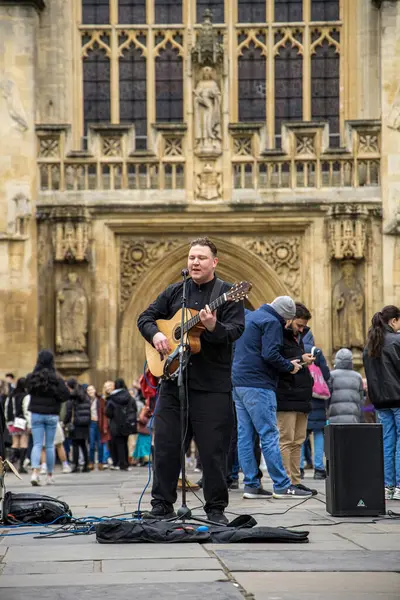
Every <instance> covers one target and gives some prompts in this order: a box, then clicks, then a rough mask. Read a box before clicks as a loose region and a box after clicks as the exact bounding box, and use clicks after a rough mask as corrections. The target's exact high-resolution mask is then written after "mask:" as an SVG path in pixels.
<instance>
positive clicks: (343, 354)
mask: <svg viewBox="0 0 400 600" xmlns="http://www.w3.org/2000/svg"><path fill="white" fill-rule="evenodd" d="M334 367H335V368H334V370H333V371H331V378H330V381H329V388H330V391H331V397H330V400H329V403H328V415H327V416H328V422H329V423H332V424H334V423H361V407H362V402H363V396H364V386H363V380H362V377H361V375H360V373H357V371H354V369H353V353H352V352H351V350H348V349H347V348H342V349H341V350H339V351H338V352H337V353H336V356H335V362H334Z"/></svg>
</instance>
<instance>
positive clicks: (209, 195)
mask: <svg viewBox="0 0 400 600" xmlns="http://www.w3.org/2000/svg"><path fill="white" fill-rule="evenodd" d="M197 197H198V198H201V199H202V200H219V199H220V198H221V184H220V173H218V172H217V171H216V169H215V166H214V165H212V164H210V163H207V164H206V165H204V168H203V170H202V172H201V173H200V174H199V175H198V176H197Z"/></svg>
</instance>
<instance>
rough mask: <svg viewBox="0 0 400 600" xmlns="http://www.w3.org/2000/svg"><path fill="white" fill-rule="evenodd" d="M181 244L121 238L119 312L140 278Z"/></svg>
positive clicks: (180, 242)
mask: <svg viewBox="0 0 400 600" xmlns="http://www.w3.org/2000/svg"><path fill="white" fill-rule="evenodd" d="M181 244H182V241H181V240H149V239H138V238H122V239H121V244H120V278H121V279H120V289H121V299H120V310H121V312H122V311H124V310H125V308H126V305H127V304H128V302H129V300H130V298H131V296H132V293H133V290H134V289H135V287H136V285H137V283H138V281H139V280H140V278H141V277H142V276H143V275H144V274H145V273H146V271H147V270H148V269H149V268H150V267H151V266H152V265H153V264H154V263H155V262H157V261H158V260H160V259H161V258H163V256H165V255H166V254H168V252H171V250H174V249H175V248H177V247H178V246H180V245H181Z"/></svg>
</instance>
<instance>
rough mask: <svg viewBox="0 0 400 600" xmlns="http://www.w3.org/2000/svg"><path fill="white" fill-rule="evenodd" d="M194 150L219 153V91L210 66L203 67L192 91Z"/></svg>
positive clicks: (220, 136)
mask: <svg viewBox="0 0 400 600" xmlns="http://www.w3.org/2000/svg"><path fill="white" fill-rule="evenodd" d="M194 103H195V138H196V150H197V152H198V153H200V154H210V155H215V154H220V153H221V140H222V135H221V91H220V89H219V87H218V84H217V82H216V81H215V80H214V76H213V69H212V67H203V68H202V70H201V77H200V81H199V83H198V84H197V87H196V89H195V91H194Z"/></svg>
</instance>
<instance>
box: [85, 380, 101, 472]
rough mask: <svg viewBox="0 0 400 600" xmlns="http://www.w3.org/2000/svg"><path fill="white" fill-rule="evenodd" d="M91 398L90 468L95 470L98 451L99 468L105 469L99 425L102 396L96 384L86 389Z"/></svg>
mask: <svg viewBox="0 0 400 600" xmlns="http://www.w3.org/2000/svg"><path fill="white" fill-rule="evenodd" d="M86 393H87V395H88V396H89V400H90V430H89V440H90V458H89V469H90V470H91V471H93V469H94V468H95V462H96V452H97V464H98V469H99V471H101V470H102V469H103V460H104V459H103V455H104V452H103V444H102V443H101V432H100V426H99V419H100V398H99V397H98V395H97V392H96V388H95V387H94V385H89V386H88V387H87V390H86Z"/></svg>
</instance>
